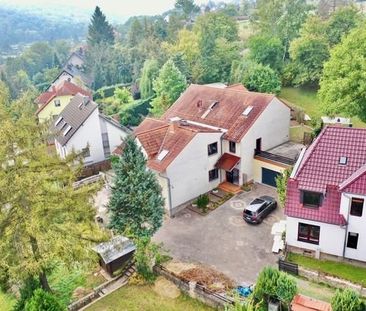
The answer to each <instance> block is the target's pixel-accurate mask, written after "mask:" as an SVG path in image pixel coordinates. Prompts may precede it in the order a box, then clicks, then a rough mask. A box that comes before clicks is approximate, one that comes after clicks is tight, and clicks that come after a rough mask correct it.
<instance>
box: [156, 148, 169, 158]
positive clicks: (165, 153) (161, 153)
mask: <svg viewBox="0 0 366 311" xmlns="http://www.w3.org/2000/svg"><path fill="white" fill-rule="evenodd" d="M168 153H169V150H166V149H163V150H162V151H161V152H160V153H159V154H158V157H157V159H158V161H162V160H163V159H164V158H165V157H166V156H167V154H168Z"/></svg>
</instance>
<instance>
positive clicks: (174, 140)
mask: <svg viewBox="0 0 366 311" xmlns="http://www.w3.org/2000/svg"><path fill="white" fill-rule="evenodd" d="M213 132H219V131H217V130H212V129H208V128H202V127H199V126H195V125H190V124H185V123H180V122H176V123H168V122H162V121H161V120H157V119H151V118H146V119H145V120H144V121H143V122H142V123H141V124H140V125H139V126H138V127H137V128H136V129H135V131H134V134H135V136H136V137H137V138H138V140H139V142H140V143H141V145H142V147H143V149H144V150H145V152H146V153H147V157H148V160H147V165H148V167H149V168H151V169H154V170H156V171H159V172H163V171H165V169H166V168H167V167H168V166H169V165H170V163H171V162H172V161H173V160H174V159H175V158H176V157H177V156H178V155H179V154H180V152H181V151H182V150H183V149H184V147H185V146H186V145H187V144H188V143H189V142H190V141H191V140H192V139H193V137H195V136H196V134H198V133H213ZM163 150H166V151H167V154H166V155H165V157H163V158H162V159H160V160H159V159H158V157H159V155H160V154H161V152H162V151H163Z"/></svg>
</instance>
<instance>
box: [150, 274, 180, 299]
mask: <svg viewBox="0 0 366 311" xmlns="http://www.w3.org/2000/svg"><path fill="white" fill-rule="evenodd" d="M154 291H155V292H156V293H157V294H158V295H160V296H162V297H166V298H171V299H175V298H178V297H179V296H180V294H181V292H180V290H179V289H178V287H177V286H176V285H175V284H174V283H172V282H170V281H168V280H167V279H165V278H163V277H159V278H158V279H157V280H156V281H155V284H154Z"/></svg>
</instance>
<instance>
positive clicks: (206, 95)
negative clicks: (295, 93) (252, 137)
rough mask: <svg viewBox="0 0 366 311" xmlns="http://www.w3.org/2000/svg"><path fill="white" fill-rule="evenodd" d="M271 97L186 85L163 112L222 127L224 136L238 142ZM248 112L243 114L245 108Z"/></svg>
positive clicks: (170, 115)
mask: <svg viewBox="0 0 366 311" xmlns="http://www.w3.org/2000/svg"><path fill="white" fill-rule="evenodd" d="M274 98H275V96H274V95H271V94H262V93H255V92H248V91H244V90H238V87H235V88H230V87H226V88H218V87H212V86H207V85H196V84H192V85H190V86H189V87H188V88H187V90H186V91H185V92H184V93H183V94H182V95H181V96H180V97H179V98H178V100H177V101H176V102H175V103H174V104H173V106H172V107H171V108H170V109H168V111H167V112H166V113H165V114H164V115H163V117H162V119H164V120H169V119H171V118H174V117H179V118H181V119H184V120H190V121H194V122H198V123H202V124H206V125H209V126H214V127H217V128H220V129H226V130H227V133H226V134H225V136H224V137H225V138H226V139H228V140H232V141H235V142H240V140H241V139H242V138H243V136H244V135H245V133H246V132H247V131H248V130H249V129H250V127H251V126H252V125H253V124H254V122H255V121H256V119H257V118H258V117H259V116H260V114H261V113H262V112H263V111H264V110H265V108H266V107H267V106H268V104H269V103H270V102H271V101H272V100H273V99H274ZM248 107H252V108H250V109H249V110H250V112H249V113H248V114H247V115H243V112H244V111H245V110H246V109H247V108H248Z"/></svg>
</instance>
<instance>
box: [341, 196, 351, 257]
mask: <svg viewBox="0 0 366 311" xmlns="http://www.w3.org/2000/svg"><path fill="white" fill-rule="evenodd" d="M344 196H345V197H346V198H348V199H351V197H349V196H348V195H347V194H345V195H344ZM349 214H350V204H349V203H348V208H347V219H346V228H345V229H346V230H345V232H344V243H343V253H342V256H343V258H344V255H345V254H346V245H347V235H348V222H349Z"/></svg>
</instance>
